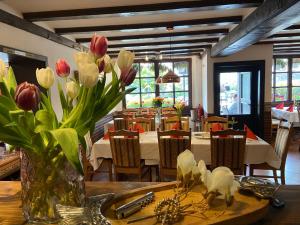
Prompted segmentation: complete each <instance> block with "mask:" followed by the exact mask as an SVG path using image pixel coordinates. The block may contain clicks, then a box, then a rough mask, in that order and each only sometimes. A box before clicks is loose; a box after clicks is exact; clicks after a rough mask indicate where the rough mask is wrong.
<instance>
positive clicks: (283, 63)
mask: <svg viewBox="0 0 300 225" xmlns="http://www.w3.org/2000/svg"><path fill="white" fill-rule="evenodd" d="M287 71H288V59H284V58H278V59H276V72H287Z"/></svg>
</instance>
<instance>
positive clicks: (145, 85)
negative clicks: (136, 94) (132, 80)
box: [141, 78, 155, 93]
mask: <svg viewBox="0 0 300 225" xmlns="http://www.w3.org/2000/svg"><path fill="white" fill-rule="evenodd" d="M141 92H142V93H145V92H146V93H147V92H155V79H154V78H141Z"/></svg>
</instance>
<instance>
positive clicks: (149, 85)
mask: <svg viewBox="0 0 300 225" xmlns="http://www.w3.org/2000/svg"><path fill="white" fill-rule="evenodd" d="M134 67H135V69H137V71H138V73H137V76H136V79H135V80H134V82H133V83H132V84H131V85H130V86H129V87H135V88H136V89H135V90H134V91H133V92H132V93H130V94H127V95H126V98H125V102H124V103H125V104H126V108H139V107H152V99H153V98H155V96H161V97H163V98H165V101H164V104H163V106H164V107H169V106H173V105H174V104H175V102H177V101H184V102H185V103H186V104H187V105H191V98H190V86H191V84H190V82H191V71H190V68H191V61H190V60H187V59H183V60H174V61H155V62H137V63H135V64H134ZM169 69H170V70H173V71H174V72H175V73H176V74H177V75H178V76H180V83H175V84H172V83H170V84H160V85H156V84H155V80H156V78H157V77H158V76H163V75H164V74H166V73H167V72H168V70H169ZM129 87H127V88H129Z"/></svg>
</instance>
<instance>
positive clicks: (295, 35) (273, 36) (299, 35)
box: [268, 33, 300, 38]
mask: <svg viewBox="0 0 300 225" xmlns="http://www.w3.org/2000/svg"><path fill="white" fill-rule="evenodd" d="M281 37H300V33H280V34H273V35H271V36H270V37H268V38H281Z"/></svg>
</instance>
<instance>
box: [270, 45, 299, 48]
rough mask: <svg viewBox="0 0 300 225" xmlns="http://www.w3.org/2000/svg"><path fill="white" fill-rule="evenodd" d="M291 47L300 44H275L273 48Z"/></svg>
mask: <svg viewBox="0 0 300 225" xmlns="http://www.w3.org/2000/svg"><path fill="white" fill-rule="evenodd" d="M289 47H300V44H288V45H273V48H289Z"/></svg>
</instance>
